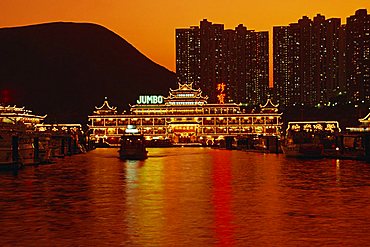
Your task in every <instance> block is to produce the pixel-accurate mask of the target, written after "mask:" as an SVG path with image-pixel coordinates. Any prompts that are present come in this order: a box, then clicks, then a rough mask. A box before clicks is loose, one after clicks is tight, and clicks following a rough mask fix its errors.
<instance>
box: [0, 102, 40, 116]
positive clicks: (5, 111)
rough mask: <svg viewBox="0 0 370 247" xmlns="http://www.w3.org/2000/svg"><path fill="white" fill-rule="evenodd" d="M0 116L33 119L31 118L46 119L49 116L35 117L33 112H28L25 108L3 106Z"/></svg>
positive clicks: (0, 109)
mask: <svg viewBox="0 0 370 247" xmlns="http://www.w3.org/2000/svg"><path fill="white" fill-rule="evenodd" d="M0 116H18V117H31V118H39V119H44V118H46V116H47V114H45V115H44V116H40V115H35V114H33V113H32V111H31V110H26V109H25V107H24V106H23V107H17V106H16V105H14V106H10V105H8V106H2V105H0Z"/></svg>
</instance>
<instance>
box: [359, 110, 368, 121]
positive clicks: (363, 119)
mask: <svg viewBox="0 0 370 247" xmlns="http://www.w3.org/2000/svg"><path fill="white" fill-rule="evenodd" d="M369 118H370V112H369V113H368V114H367V115H366V117H364V118H360V119H359V120H358V121H360V122H361V123H367V122H370V119H369Z"/></svg>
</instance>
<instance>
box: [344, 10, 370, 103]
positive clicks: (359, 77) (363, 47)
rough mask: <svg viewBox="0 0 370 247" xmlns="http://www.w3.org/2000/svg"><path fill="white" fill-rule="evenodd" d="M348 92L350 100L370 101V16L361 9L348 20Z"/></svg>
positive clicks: (346, 28)
mask: <svg viewBox="0 0 370 247" xmlns="http://www.w3.org/2000/svg"><path fill="white" fill-rule="evenodd" d="M345 30H346V31H345V34H346V53H345V55H346V78H347V81H346V90H347V95H348V98H349V100H352V101H355V102H357V101H361V102H362V101H364V102H365V101H369V100H370V15H369V14H368V13H367V10H366V9H359V10H357V11H356V13H355V15H353V16H350V17H348V18H347V24H346V27H345Z"/></svg>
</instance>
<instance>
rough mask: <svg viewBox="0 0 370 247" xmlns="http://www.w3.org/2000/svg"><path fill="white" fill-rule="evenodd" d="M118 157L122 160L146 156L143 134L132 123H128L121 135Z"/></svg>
mask: <svg viewBox="0 0 370 247" xmlns="http://www.w3.org/2000/svg"><path fill="white" fill-rule="evenodd" d="M120 144H121V146H120V149H119V157H120V159H123V160H144V159H146V158H148V151H147V150H146V146H145V138H144V135H142V134H140V133H139V130H138V129H136V126H134V125H128V126H127V129H126V130H125V134H124V135H122V136H121V140H120Z"/></svg>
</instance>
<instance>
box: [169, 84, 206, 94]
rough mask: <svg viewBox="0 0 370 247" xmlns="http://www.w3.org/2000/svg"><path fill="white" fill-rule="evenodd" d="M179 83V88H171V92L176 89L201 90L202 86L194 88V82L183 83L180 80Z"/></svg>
mask: <svg viewBox="0 0 370 247" xmlns="http://www.w3.org/2000/svg"><path fill="white" fill-rule="evenodd" d="M178 84H179V88H177V89H172V88H170V92H172V91H174V92H176V91H186V90H189V91H193V92H201V90H200V88H198V89H194V88H193V83H192V82H190V83H184V84H181V83H180V82H179V83H178Z"/></svg>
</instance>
